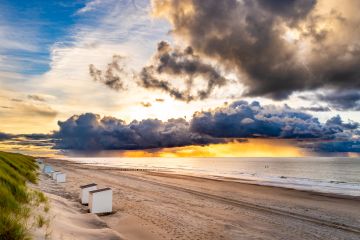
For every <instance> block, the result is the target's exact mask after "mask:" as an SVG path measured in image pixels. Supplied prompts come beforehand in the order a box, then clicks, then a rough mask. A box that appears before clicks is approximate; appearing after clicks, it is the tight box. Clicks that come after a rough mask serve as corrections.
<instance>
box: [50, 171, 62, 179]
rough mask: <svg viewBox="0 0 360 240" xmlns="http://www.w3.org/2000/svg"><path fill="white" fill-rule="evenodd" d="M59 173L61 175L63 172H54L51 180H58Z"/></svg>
mask: <svg viewBox="0 0 360 240" xmlns="http://www.w3.org/2000/svg"><path fill="white" fill-rule="evenodd" d="M59 173H61V172H60V171H55V172H52V174H51V178H52V179H53V180H56V175H57V174H59Z"/></svg>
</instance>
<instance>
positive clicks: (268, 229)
mask: <svg viewBox="0 0 360 240" xmlns="http://www.w3.org/2000/svg"><path fill="white" fill-rule="evenodd" d="M46 162H47V163H50V164H51V165H52V166H53V167H54V168H55V169H56V170H59V171H62V172H65V173H66V174H67V182H66V183H63V184H55V183H54V182H53V181H52V180H51V179H49V178H47V177H46V176H45V175H41V179H40V184H39V188H40V189H41V190H42V191H44V192H45V193H47V194H48V195H49V196H53V197H51V198H50V200H51V206H52V208H53V210H52V211H53V212H54V214H55V217H54V219H56V220H55V221H54V222H53V223H52V225H51V226H52V230H53V233H54V232H56V234H53V235H52V236H53V239H90V238H87V237H88V236H89V235H87V234H88V233H89V232H88V231H87V230H86V229H92V230H91V231H92V233H93V234H94V235H93V236H95V238H94V239H96V237H100V236H102V237H101V239H135V240H137V239H199V240H202V239H344V240H345V239H346V240H349V239H359V237H360V207H359V205H360V199H359V198H356V197H344V196H339V195H326V194H319V193H312V192H305V191H297V190H292V189H283V188H276V187H266V186H258V185H253V184H244V183H237V182H232V181H226V180H214V179H206V178H198V177H193V176H184V175H177V174H172V173H161V172H140V171H122V170H121V169H111V168H108V167H96V166H88V165H82V164H74V163H72V162H68V161H65V160H53V159H46ZM92 182H95V183H97V184H98V185H99V187H111V188H112V189H113V196H114V200H113V209H114V213H113V214H111V215H107V216H95V215H94V214H89V213H87V212H86V211H87V208H86V206H81V205H80V203H79V186H81V185H84V184H88V183H92ZM64 205H65V206H66V207H67V208H69V210H64V211H61V209H62V206H64ZM56 211H58V212H56ZM66 211H68V212H71V213H72V214H75V215H74V216H73V217H72V219H74V218H75V219H77V221H75V223H74V224H73V225H74V226H73V228H72V227H71V226H68V227H64V224H65V222H66V221H68V218H67V217H66V215H65V216H64V215H62V214H64V212H66ZM56 215H59V216H62V218H61V217H60V218H57V217H56ZM75 216H76V217H75ZM79 219H81V220H79ZM82 222H83V224H82ZM68 225H69V224H68ZM70 225H71V224H70ZM78 225H82V228H79V227H78ZM94 226H98V227H94ZM99 226H100V227H99ZM96 228H98V229H97V230H96ZM94 229H95V230H94ZM72 231H75V233H74V234H71V232H72ZM61 232H62V233H63V235H62V236H63V237H59V236H61ZM98 234H100V235H98ZM101 234H103V235H101ZM72 236H73V238H72ZM74 236H76V237H74Z"/></svg>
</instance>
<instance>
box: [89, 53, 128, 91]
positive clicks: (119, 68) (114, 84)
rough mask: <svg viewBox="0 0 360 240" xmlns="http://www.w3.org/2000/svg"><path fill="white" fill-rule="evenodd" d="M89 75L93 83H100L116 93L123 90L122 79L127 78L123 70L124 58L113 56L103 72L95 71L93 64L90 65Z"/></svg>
mask: <svg viewBox="0 0 360 240" xmlns="http://www.w3.org/2000/svg"><path fill="white" fill-rule="evenodd" d="M89 74H90V76H91V77H92V78H93V79H94V81H96V82H101V83H103V84H105V85H106V86H107V87H109V88H111V89H114V90H116V91H119V90H123V89H124V83H123V78H124V77H126V76H128V73H127V71H126V69H125V64H124V58H123V57H122V56H119V55H114V56H113V59H112V62H111V63H109V64H108V65H107V68H106V70H105V71H104V72H103V71H101V70H99V69H97V68H96V67H95V66H94V65H93V64H90V65H89Z"/></svg>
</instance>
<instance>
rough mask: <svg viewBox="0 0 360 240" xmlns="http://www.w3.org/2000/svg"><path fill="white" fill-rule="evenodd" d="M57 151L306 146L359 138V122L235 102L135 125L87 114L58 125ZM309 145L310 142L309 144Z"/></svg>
mask: <svg viewBox="0 0 360 240" xmlns="http://www.w3.org/2000/svg"><path fill="white" fill-rule="evenodd" d="M58 124H59V127H60V130H59V131H58V132H55V133H54V135H53V137H54V139H55V144H56V145H55V146H56V148H60V149H77V150H96V149H97V150H101V149H120V150H131V149H150V148H165V147H177V146H187V145H206V144H210V143H224V142H228V141H232V140H233V139H242V138H278V139H298V140H302V142H301V143H300V144H299V145H300V146H302V147H306V148H313V149H318V146H319V143H322V142H325V143H329V144H330V142H332V143H335V142H353V141H357V140H356V139H360V130H359V124H358V123H355V122H351V121H349V122H344V121H343V120H342V119H341V118H340V116H335V117H333V118H330V119H329V120H328V121H327V122H325V123H321V122H319V120H318V119H317V118H315V117H313V116H312V115H311V114H308V113H304V112H301V111H299V110H296V109H292V108H290V107H288V106H286V105H285V106H283V107H275V106H271V105H266V106H261V105H260V103H258V102H252V103H248V102H245V101H237V102H233V103H231V104H229V105H226V106H224V107H221V108H216V109H215V110H213V111H204V112H196V113H195V114H194V115H193V118H192V120H190V122H188V121H186V120H185V119H181V118H180V119H170V120H168V121H166V122H164V121H160V120H156V119H146V120H142V121H133V122H131V123H129V124H127V123H125V122H124V121H122V120H120V119H116V118H113V117H103V118H101V117H100V116H99V115H96V114H92V113H87V114H82V115H75V116H72V117H71V118H69V119H68V120H66V121H64V122H58ZM305 143H306V144H305Z"/></svg>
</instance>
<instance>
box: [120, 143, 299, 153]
mask: <svg viewBox="0 0 360 240" xmlns="http://www.w3.org/2000/svg"><path fill="white" fill-rule="evenodd" d="M305 153H306V152H305V151H304V150H303V149H300V148H298V147H296V146H293V145H291V144H290V143H288V142H285V141H279V140H265V139H249V141H247V142H229V143H225V144H210V145H207V146H185V147H175V148H163V149H159V150H156V151H125V152H123V153H121V156H123V157H302V156H305Z"/></svg>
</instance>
